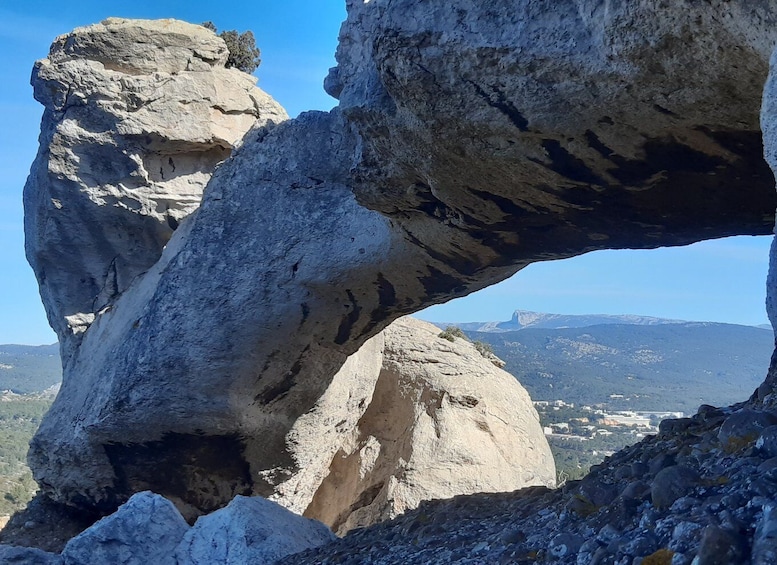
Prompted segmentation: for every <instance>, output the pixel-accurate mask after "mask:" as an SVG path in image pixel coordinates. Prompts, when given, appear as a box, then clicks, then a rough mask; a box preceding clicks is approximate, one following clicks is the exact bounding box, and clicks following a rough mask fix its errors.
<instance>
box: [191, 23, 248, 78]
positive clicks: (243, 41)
mask: <svg viewBox="0 0 777 565" xmlns="http://www.w3.org/2000/svg"><path fill="white" fill-rule="evenodd" d="M202 27H205V28H208V29H209V30H211V31H212V32H213V33H218V30H217V29H216V26H215V25H214V23H213V22H205V23H203V24H202ZM218 36H219V37H220V38H221V39H223V40H224V43H226V44H227V49H229V57H227V63H226V67H227V68H235V69H239V70H241V71H243V72H244V73H249V74H250V73H252V72H254V71H255V70H256V69H257V68H258V67H259V64H260V63H261V62H262V59H261V52H260V51H259V48H258V47H257V46H256V39H255V38H254V34H253V32H251V31H246V32H243V33H238V32H237V31H236V30H234V29H232V30H229V31H222V32H221V33H219V34H218Z"/></svg>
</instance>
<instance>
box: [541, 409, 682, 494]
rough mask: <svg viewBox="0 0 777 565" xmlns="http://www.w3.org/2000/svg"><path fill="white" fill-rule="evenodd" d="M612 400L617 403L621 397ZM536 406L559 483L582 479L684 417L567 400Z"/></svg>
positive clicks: (661, 412)
mask: <svg viewBox="0 0 777 565" xmlns="http://www.w3.org/2000/svg"><path fill="white" fill-rule="evenodd" d="M611 396H612V400H613V401H618V400H620V399H619V398H617V397H619V396H621V395H617V394H615V395H611ZM533 404H534V407H535V409H536V410H537V413H538V414H539V417H540V422H541V424H542V429H543V431H544V433H545V437H546V438H547V440H548V443H549V444H550V447H551V450H552V451H553V455H554V458H555V459H556V467H557V474H558V478H559V481H560V482H563V481H564V480H569V479H577V478H580V477H582V476H583V475H585V473H587V472H588V469H589V468H590V467H591V465H595V464H598V463H600V462H601V461H602V460H604V458H605V457H609V456H610V455H612V454H613V453H615V452H616V451H618V450H619V449H621V448H623V447H625V446H627V445H631V444H634V443H636V442H638V441H640V440H641V439H643V438H644V437H645V436H647V435H650V434H655V433H657V432H658V424H659V423H660V422H661V420H665V419H667V418H682V417H684V416H685V414H684V413H683V412H668V411H646V410H640V411H635V410H615V409H612V408H608V407H607V406H606V405H594V406H588V405H576V404H575V403H573V402H566V401H564V400H538V401H535V402H534V403H533Z"/></svg>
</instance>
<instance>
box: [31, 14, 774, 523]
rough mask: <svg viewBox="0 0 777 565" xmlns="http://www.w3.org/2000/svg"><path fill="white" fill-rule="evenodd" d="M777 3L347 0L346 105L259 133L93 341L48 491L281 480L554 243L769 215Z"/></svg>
mask: <svg viewBox="0 0 777 565" xmlns="http://www.w3.org/2000/svg"><path fill="white" fill-rule="evenodd" d="M775 10H777V8H775V7H774V6H772V4H770V3H754V4H747V6H745V5H744V4H742V3H731V2H724V1H723V0H715V1H713V2H705V3H699V2H690V1H684V2H680V3H677V4H673V5H672V6H671V7H667V6H664V5H661V6H659V5H657V4H655V3H653V2H628V3H619V4H611V3H610V4H608V3H605V4H602V3H600V2H595V1H593V0H590V1H589V0H577V1H571V0H567V1H564V2H560V3H559V2H550V1H549V0H548V1H540V2H525V3H519V4H518V5H516V3H515V2H508V1H507V0H500V1H498V2H496V3H476V2H471V1H468V0H456V1H454V2H453V3H448V4H446V5H445V6H441V7H430V5H429V4H428V3H424V2H414V1H411V0H400V1H393V2H389V1H387V0H373V1H371V2H368V3H364V2H358V1H351V2H349V16H348V21H347V22H346V24H345V26H344V27H343V31H342V33H341V46H340V49H339V52H338V60H339V67H338V70H337V71H334V72H333V73H332V75H331V76H330V77H329V79H328V80H327V85H328V88H329V89H330V91H331V92H333V93H335V94H337V95H338V96H339V97H340V106H339V108H338V109H335V110H334V111H332V112H330V113H328V114H324V113H308V114H303V115H302V116H300V118H298V119H296V120H291V121H288V122H286V123H284V124H281V125H280V126H278V127H276V128H274V129H272V130H270V131H267V130H261V131H258V130H257V131H255V132H252V133H251V134H250V135H249V136H248V137H247V138H246V140H245V142H244V144H243V146H242V147H241V148H240V149H239V150H238V151H236V152H235V153H234V156H233V158H232V159H230V160H228V161H227V162H225V163H224V164H223V165H222V166H221V167H219V168H218V169H217V170H216V172H215V174H214V175H213V177H212V179H211V181H210V182H209V184H208V188H207V190H206V192H205V194H204V197H203V202H202V206H201V207H200V208H199V209H198V210H197V212H196V213H194V214H192V215H191V217H190V219H189V220H188V221H186V222H185V223H184V225H183V226H182V227H181V229H178V230H177V231H176V233H175V234H174V236H173V237H172V239H171V240H170V241H169V243H168V245H167V247H166V249H165V251H164V253H163V254H162V257H161V258H160V260H159V261H157V262H156V263H155V264H154V265H153V266H152V267H151V268H150V269H149V270H148V272H147V273H146V274H145V275H143V276H142V277H137V278H136V279H135V282H134V283H133V284H131V285H130V286H129V287H128V288H127V290H125V291H124V292H123V293H122V294H121V295H120V296H119V297H118V299H115V300H114V301H113V302H112V304H111V306H112V308H111V309H110V310H107V309H102V310H101V311H100V312H98V315H97V318H96V319H95V321H94V323H93V324H92V325H91V326H90V327H89V329H88V331H86V332H84V334H83V341H82V344H81V345H80V348H79V349H78V350H77V351H76V352H75V353H74V355H73V356H72V357H71V358H70V360H69V361H68V363H67V366H66V368H65V379H64V383H63V387H62V390H61V392H60V395H59V397H58V398H57V401H56V402H55V404H54V406H53V407H52V409H51V411H50V413H49V415H48V416H47V418H46V419H45V421H44V423H43V425H42V426H41V429H40V431H39V433H38V435H37V436H36V438H35V440H34V441H33V444H32V449H31V452H30V463H31V466H32V468H33V470H34V472H35V477H36V479H37V480H38V481H39V483H40V485H41V486H42V488H43V490H44V492H45V493H46V494H47V495H48V496H50V497H51V498H53V499H54V500H58V501H61V502H64V503H68V504H72V505H75V506H82V507H85V508H91V509H98V510H100V511H110V510H112V509H113V508H115V507H116V505H117V504H119V503H120V502H122V501H123V500H125V499H126V497H127V496H128V494H129V493H131V492H132V491H133V490H134V489H136V488H138V487H139V486H140V485H142V484H146V485H147V486H153V485H154V484H155V483H154V481H157V480H158V476H164V477H168V478H170V479H169V482H170V484H175V485H177V489H178V490H177V491H176V492H174V493H170V494H171V495H172V496H176V497H179V498H182V499H183V500H184V501H185V502H186V503H187V504H191V505H194V506H196V507H198V508H200V509H213V508H214V507H217V506H219V505H223V504H225V503H226V501H228V500H229V499H231V498H232V497H233V496H234V495H236V494H245V493H247V492H255V493H259V494H266V495H271V494H272V492H273V490H274V488H275V487H276V486H277V485H278V484H280V483H282V482H283V480H284V479H285V478H286V477H289V476H293V475H294V474H295V473H297V472H298V471H299V470H300V469H299V466H298V463H297V462H296V461H295V460H294V458H293V457H291V456H290V455H289V451H288V450H287V447H286V445H287V442H288V441H289V439H290V436H289V434H290V431H291V430H292V428H293V426H294V423H295V422H296V421H298V419H299V417H300V416H302V415H303V414H305V413H307V412H308V411H309V410H310V409H311V408H312V407H313V406H314V405H315V403H316V402H317V400H318V399H319V398H321V397H322V395H323V394H324V393H325V391H326V390H327V388H328V386H329V383H330V381H331V380H332V378H333V375H335V374H336V372H337V370H338V369H339V368H340V367H341V366H342V364H343V363H344V362H345V360H346V359H347V357H348V355H350V354H352V353H354V352H355V351H356V350H358V348H359V347H360V346H361V345H362V344H364V343H365V342H366V341H367V340H368V339H369V338H371V337H373V336H374V335H376V334H377V333H378V332H379V331H381V330H382V329H383V328H384V327H386V326H387V325H388V324H389V323H390V322H391V321H392V320H393V319H396V318H397V317H399V316H401V315H403V314H406V313H410V312H413V311H416V310H418V309H420V308H421V307H423V306H425V305H429V304H432V303H436V302H441V301H445V300H448V299H450V298H452V297H454V296H461V295H464V294H467V293H469V292H472V291H474V290H477V289H479V288H482V287H484V286H487V285H489V284H491V283H494V282H497V281H498V280H502V279H504V278H506V277H507V276H509V275H511V274H513V273H514V272H516V271H517V270H518V269H520V268H521V267H522V266H525V265H526V264H528V263H530V262H532V261H536V260H543V259H551V258H560V257H568V256H572V255H575V254H578V253H583V252H586V251H590V250H593V249H601V248H612V247H656V246H659V245H677V244H685V243H689V242H691V241H695V240H700V239H707V238H711V237H719V236H723V235H732V234H763V233H768V232H770V231H771V230H772V226H773V223H774V209H775V202H776V199H775V194H774V179H773V177H772V174H771V172H770V170H769V169H768V167H767V165H766V164H765V162H764V160H763V157H762V146H761V138H760V133H759V124H758V115H759V107H760V99H761V87H762V84H763V81H764V80H765V78H766V73H767V69H768V65H767V60H768V56H769V51H770V50H771V46H772V43H773V42H774V38H775V34H777V28H775V26H773V25H772V23H771V22H772V21H773V20H774V17H775ZM713 52H714V53H715V54H716V55H715V56H714V57H711V56H710V53H713ZM44 125H45V124H44ZM44 133H45V132H44ZM44 139H45V137H44ZM45 151H46V148H45V146H44V148H43V149H42V152H43V153H44V154H45ZM41 165H42V163H41V161H40V160H39V161H38V163H37V164H36V167H35V168H34V169H33V176H35V175H38V174H40V171H41V170H43V169H42V167H41ZM29 205H30V202H29V199H28V209H29ZM63 208H64V204H63ZM247 234H250V236H247ZM99 237H105V236H102V235H100V234H98V239H99ZM82 271H83V272H87V273H88V272H89V269H88V268H84V269H82ZM42 274H45V273H42V272H40V271H39V272H38V275H39V280H41V281H42V284H43V286H44V293H43V294H44V298H46V290H45V289H46V284H47V283H46V278H45V277H43V276H41V275H42ZM74 274H76V273H71V274H70V275H69V276H73V275H74ZM77 274H78V277H81V276H82V272H81V271H79V273H77ZM78 277H76V279H73V280H81V279H80V278H78ZM46 300H47V301H48V302H49V303H51V304H54V303H56V301H51V300H49V299H48V298H46ZM140 460H143V461H144V465H147V466H149V467H153V468H156V469H159V470H162V472H161V473H159V472H158V475H155V476H149V474H148V472H144V471H143V470H142V468H141V467H140V465H139V464H138V462H139V461H140ZM270 471H272V473H270ZM144 473H145V474H144Z"/></svg>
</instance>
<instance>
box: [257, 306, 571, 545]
mask: <svg viewBox="0 0 777 565" xmlns="http://www.w3.org/2000/svg"><path fill="white" fill-rule="evenodd" d="M439 333H440V330H439V329H438V328H437V327H435V326H433V325H431V324H429V323H427V322H422V321H420V320H415V319H412V318H401V319H400V320H397V321H396V322H394V323H393V324H391V325H390V326H389V327H388V328H386V329H385V330H384V331H383V332H382V333H381V334H379V335H378V336H376V337H375V338H372V339H371V340H370V341H368V342H367V344H365V346H364V347H362V349H360V350H359V352H358V353H356V354H355V355H353V356H351V357H350V358H349V360H348V361H347V362H346V364H345V366H344V367H343V369H341V371H340V372H339V373H338V374H337V375H336V376H335V378H334V380H333V381H332V384H331V385H330V388H329V389H328V390H327V392H326V393H325V394H324V396H323V397H322V398H321V400H319V402H318V403H317V404H316V407H315V408H314V409H313V410H312V411H311V412H310V413H308V414H305V415H304V416H302V417H301V418H300V419H299V420H298V421H297V423H295V425H294V427H293V428H292V430H291V433H290V434H289V437H290V438H291V442H290V445H289V451H290V454H291V456H292V457H293V458H295V460H296V462H297V466H298V467H299V468H300V469H301V470H300V472H299V473H298V474H296V475H293V476H292V477H290V478H289V479H288V480H286V481H284V482H283V483H281V484H280V485H279V486H278V487H276V489H275V493H274V494H273V495H272V496H271V497H270V498H272V499H273V500H277V501H278V502H280V503H281V504H283V505H284V506H287V507H288V508H290V509H292V510H294V511H296V512H299V513H304V515H305V516H308V517H311V518H316V519H318V520H321V521H322V522H324V523H325V524H327V525H328V526H330V527H331V528H332V529H333V530H335V531H336V532H337V533H339V534H344V533H345V532H347V531H348V530H351V529H353V528H355V527H364V526H369V525H372V524H375V523H377V522H380V521H382V520H387V519H390V518H394V517H395V516H398V515H399V514H402V513H403V512H405V511H406V510H408V509H412V508H415V507H416V506H418V504H419V503H420V502H421V501H423V500H430V499H437V498H450V497H452V496H456V495H458V494H469V493H475V492H504V491H510V490H516V489H519V488H523V487H526V486H536V485H544V486H553V485H555V476H556V473H555V465H554V462H553V457H552V455H551V453H550V448H549V447H548V443H547V441H546V439H545V437H544V435H543V433H542V428H541V426H540V424H539V420H538V416H537V413H536V411H535V410H534V407H533V406H532V404H531V399H530V398H529V395H528V394H527V393H526V391H525V390H524V389H523V387H522V386H521V385H520V384H519V383H518V382H517V381H516V380H515V378H514V377H513V376H512V375H510V374H508V373H506V372H504V371H502V370H501V369H499V368H497V367H496V366H494V364H493V363H492V362H490V361H489V360H487V359H486V358H484V357H483V356H482V355H481V354H480V353H479V352H478V351H477V350H476V349H475V348H474V346H473V345H472V344H470V343H468V342H467V341H466V340H462V339H457V340H456V341H455V342H453V343H452V342H450V341H447V340H445V339H443V338H440V337H439V336H438V334H439ZM376 345H380V348H378V347H375V346H376ZM375 359H377V360H378V363H377V364H376V363H375V361H374V360H375ZM354 366H358V367H361V368H362V369H367V371H364V372H362V373H361V374H360V373H359V372H356V371H354V370H353V369H354ZM365 385H368V386H365ZM343 408H346V410H343Z"/></svg>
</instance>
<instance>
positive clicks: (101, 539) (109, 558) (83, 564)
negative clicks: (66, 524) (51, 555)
mask: <svg viewBox="0 0 777 565" xmlns="http://www.w3.org/2000/svg"><path fill="white" fill-rule="evenodd" d="M188 530H189V525H188V524H187V523H186V522H185V521H184V519H183V517H182V516H181V515H180V514H179V513H178V510H176V509H175V506H173V504H172V503H171V502H170V501H168V500H165V499H164V498H163V497H161V496H159V495H157V494H154V493H151V492H139V493H137V494H135V495H133V496H132V498H130V499H129V500H128V501H127V503H126V504H124V505H122V506H121V507H120V508H119V509H118V510H117V511H116V512H115V513H113V514H111V515H110V516H107V517H105V518H103V519H102V520H100V521H99V522H97V523H96V524H94V525H93V526H91V527H90V528H89V529H88V530H86V531H84V532H82V533H81V534H79V535H78V536H76V537H74V538H73V539H72V540H70V542H68V544H67V545H66V546H65V549H64V551H62V558H63V560H64V563H65V565H94V564H96V563H106V564H107V563H122V564H124V565H145V564H147V563H154V564H157V565H176V559H175V550H176V548H177V547H178V545H179V544H180V543H181V542H182V540H183V537H184V535H185V534H186V533H187V532H188Z"/></svg>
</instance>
